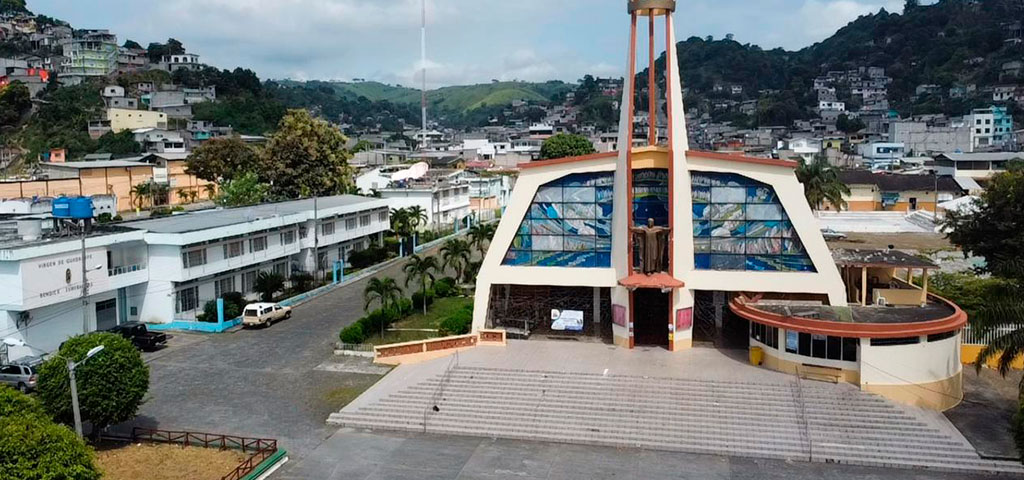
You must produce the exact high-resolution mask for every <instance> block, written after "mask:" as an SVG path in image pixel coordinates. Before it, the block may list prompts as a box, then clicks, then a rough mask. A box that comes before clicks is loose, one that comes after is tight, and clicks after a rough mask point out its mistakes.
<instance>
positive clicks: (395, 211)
mask: <svg viewBox="0 0 1024 480" xmlns="http://www.w3.org/2000/svg"><path fill="white" fill-rule="evenodd" d="M391 231H392V232H395V235H397V236H398V241H399V242H404V241H405V237H407V236H409V235H412V231H413V225H412V220H411V219H410V218H409V211H408V210H406V209H404V208H392V209H391Z"/></svg>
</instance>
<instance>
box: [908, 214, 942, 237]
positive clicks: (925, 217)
mask: <svg viewBox="0 0 1024 480" xmlns="http://www.w3.org/2000/svg"><path fill="white" fill-rule="evenodd" d="M906 220H907V221H908V222H910V223H913V224H914V225H917V226H919V227H921V228H923V229H926V230H930V231H932V232H937V231H938V230H939V226H938V224H936V223H935V214H934V213H932V212H929V211H927V210H915V211H913V212H911V213H909V214H907V216H906Z"/></svg>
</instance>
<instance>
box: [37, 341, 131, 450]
mask: <svg viewBox="0 0 1024 480" xmlns="http://www.w3.org/2000/svg"><path fill="white" fill-rule="evenodd" d="M99 345H103V347H104V349H103V351H102V352H100V353H98V354H96V355H95V356H94V357H92V358H90V359H89V361H87V362H84V363H82V364H80V365H79V366H78V368H76V369H75V377H76V379H77V383H78V402H79V405H80V407H81V412H82V418H83V419H84V420H88V421H90V422H92V425H93V431H94V432H98V431H100V430H102V429H104V428H106V427H107V426H109V425H114V424H117V423H121V422H124V421H127V420H131V419H132V418H135V413H136V412H137V411H138V409H139V406H140V405H142V399H143V397H145V396H146V392H147V391H148V390H149V366H148V365H146V363H145V362H143V361H142V355H141V354H139V351H138V350H137V349H136V348H135V346H134V345H132V343H131V342H130V341H128V340H126V339H125V338H124V337H122V336H120V335H116V334H113V333H103V332H96V333H90V334H88V335H80V336H77V337H72V338H71V339H69V340H68V341H66V342H64V344H63V345H61V347H60V351H59V352H58V355H59V356H56V355H55V356H53V357H51V358H50V359H49V360H47V361H46V362H44V363H43V364H42V365H41V366H40V367H39V388H38V391H39V400H40V401H41V402H42V404H43V406H44V407H45V408H46V411H47V412H49V413H50V415H52V416H53V418H54V419H55V420H57V421H58V422H61V423H65V424H70V423H72V420H73V415H72V411H71V387H70V385H69V383H68V382H69V380H68V369H67V363H66V362H65V360H64V359H70V360H72V361H81V360H82V359H83V358H85V354H86V352H88V351H89V350H90V349H92V348H93V347H96V346H99Z"/></svg>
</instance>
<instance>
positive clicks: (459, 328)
mask: <svg viewBox="0 0 1024 480" xmlns="http://www.w3.org/2000/svg"><path fill="white" fill-rule="evenodd" d="M472 327H473V305H467V306H465V307H463V308H462V309H461V310H459V311H457V312H455V313H453V314H452V315H451V316H449V317H448V318H446V319H444V320H441V325H440V327H439V329H440V331H441V332H440V333H441V335H442V336H448V335H464V334H467V333H469V330H470V329H471V328H472Z"/></svg>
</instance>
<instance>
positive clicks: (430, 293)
mask: <svg viewBox="0 0 1024 480" xmlns="http://www.w3.org/2000/svg"><path fill="white" fill-rule="evenodd" d="M432 303H434V289H432V288H428V289H427V306H428V307H429V306H430V305H431V304H432ZM412 306H413V308H415V309H417V310H422V309H423V292H416V293H414V294H412Z"/></svg>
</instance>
